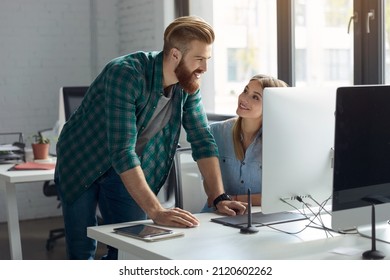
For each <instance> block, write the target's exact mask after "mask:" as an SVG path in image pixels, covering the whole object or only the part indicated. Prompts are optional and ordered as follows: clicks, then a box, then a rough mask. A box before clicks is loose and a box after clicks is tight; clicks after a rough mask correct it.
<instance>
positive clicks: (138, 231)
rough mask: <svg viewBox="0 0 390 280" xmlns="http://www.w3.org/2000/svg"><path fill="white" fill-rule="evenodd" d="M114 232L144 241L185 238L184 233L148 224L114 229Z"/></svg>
mask: <svg viewBox="0 0 390 280" xmlns="http://www.w3.org/2000/svg"><path fill="white" fill-rule="evenodd" d="M114 232H115V233H118V234H121V235H124V236H128V237H133V238H137V239H140V240H144V241H149V242H150V241H158V240H163V239H168V238H174V237H179V236H183V235H184V233H183V232H175V231H173V230H171V229H165V228H160V227H156V226H151V225H146V224H134V225H129V226H124V227H119V228H114Z"/></svg>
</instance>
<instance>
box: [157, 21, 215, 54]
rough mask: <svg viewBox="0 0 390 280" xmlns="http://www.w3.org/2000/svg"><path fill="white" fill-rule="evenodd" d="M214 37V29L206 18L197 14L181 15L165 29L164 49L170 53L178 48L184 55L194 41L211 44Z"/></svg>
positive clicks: (165, 52)
mask: <svg viewBox="0 0 390 280" xmlns="http://www.w3.org/2000/svg"><path fill="white" fill-rule="evenodd" d="M214 39H215V34H214V30H213V28H212V27H211V26H210V25H209V24H208V23H207V22H206V21H205V20H204V19H202V18H200V17H197V16H185V17H179V18H177V19H175V20H174V21H173V22H172V23H171V24H170V25H169V26H168V27H167V28H166V29H165V32H164V47H163V51H164V54H165V55H168V53H169V51H170V50H171V49H172V48H177V49H178V50H180V51H181V52H182V53H183V55H184V54H185V53H186V52H187V50H188V45H189V43H191V42H192V41H194V40H198V41H200V42H203V43H206V44H209V45H211V44H212V43H213V42H214Z"/></svg>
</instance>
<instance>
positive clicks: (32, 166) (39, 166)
mask: <svg viewBox="0 0 390 280" xmlns="http://www.w3.org/2000/svg"><path fill="white" fill-rule="evenodd" d="M55 166H56V164H55V163H38V162H25V163H21V164H17V165H15V166H14V167H13V168H11V170H51V169H54V168H55Z"/></svg>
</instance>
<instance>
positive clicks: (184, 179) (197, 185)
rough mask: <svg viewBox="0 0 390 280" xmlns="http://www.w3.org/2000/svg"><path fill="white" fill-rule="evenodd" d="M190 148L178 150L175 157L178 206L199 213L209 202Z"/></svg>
mask: <svg viewBox="0 0 390 280" xmlns="http://www.w3.org/2000/svg"><path fill="white" fill-rule="evenodd" d="M191 153H192V150H191V148H189V147H185V148H178V149H177V151H176V155H175V160H174V162H175V165H174V166H175V173H176V190H175V199H176V206H177V207H180V208H182V209H184V210H187V211H190V212H191V213H199V212H200V211H201V210H202V209H203V206H204V205H205V203H206V201H207V196H206V193H205V191H204V188H203V179H202V175H201V174H200V171H199V168H198V165H197V164H196V162H195V161H194V160H193V158H192V155H191Z"/></svg>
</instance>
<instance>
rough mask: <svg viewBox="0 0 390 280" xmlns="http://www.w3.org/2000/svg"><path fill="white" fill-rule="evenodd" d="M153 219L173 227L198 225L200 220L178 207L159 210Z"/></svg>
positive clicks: (159, 223)
mask: <svg viewBox="0 0 390 280" xmlns="http://www.w3.org/2000/svg"><path fill="white" fill-rule="evenodd" d="M153 221H154V222H155V223H156V224H158V225H162V226H171V227H172V226H173V227H196V226H198V225H199V220H198V219H197V218H196V217H195V216H194V215H192V214H191V213H190V212H188V211H186V210H183V209H180V208H177V207H176V208H173V209H164V210H161V211H159V212H158V213H157V215H156V216H155V217H154V219H153Z"/></svg>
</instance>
